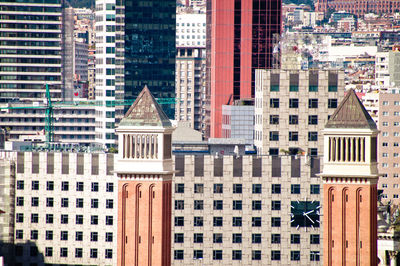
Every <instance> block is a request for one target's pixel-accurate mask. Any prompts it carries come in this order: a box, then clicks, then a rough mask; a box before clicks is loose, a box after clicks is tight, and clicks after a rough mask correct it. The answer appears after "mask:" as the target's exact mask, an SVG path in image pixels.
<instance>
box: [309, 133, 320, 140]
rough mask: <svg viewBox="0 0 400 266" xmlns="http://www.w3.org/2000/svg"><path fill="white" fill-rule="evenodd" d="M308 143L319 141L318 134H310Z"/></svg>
mask: <svg viewBox="0 0 400 266" xmlns="http://www.w3.org/2000/svg"><path fill="white" fill-rule="evenodd" d="M308 141H318V132H317V131H310V132H308Z"/></svg>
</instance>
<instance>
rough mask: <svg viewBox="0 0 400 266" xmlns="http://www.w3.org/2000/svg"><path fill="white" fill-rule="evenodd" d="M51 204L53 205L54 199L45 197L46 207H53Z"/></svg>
mask: <svg viewBox="0 0 400 266" xmlns="http://www.w3.org/2000/svg"><path fill="white" fill-rule="evenodd" d="M53 206H54V199H53V198H46V207H53Z"/></svg>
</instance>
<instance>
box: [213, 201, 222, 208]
mask: <svg viewBox="0 0 400 266" xmlns="http://www.w3.org/2000/svg"><path fill="white" fill-rule="evenodd" d="M223 208H224V205H223V201H222V200H214V210H222V209H223Z"/></svg>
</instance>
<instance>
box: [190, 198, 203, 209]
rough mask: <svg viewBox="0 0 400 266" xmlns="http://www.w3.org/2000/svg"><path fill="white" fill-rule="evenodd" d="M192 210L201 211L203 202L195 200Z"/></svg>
mask: <svg viewBox="0 0 400 266" xmlns="http://www.w3.org/2000/svg"><path fill="white" fill-rule="evenodd" d="M193 208H194V209H195V210H202V209H203V208H204V201H203V200H195V201H194V204H193Z"/></svg>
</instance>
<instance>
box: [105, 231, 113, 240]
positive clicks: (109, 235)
mask: <svg viewBox="0 0 400 266" xmlns="http://www.w3.org/2000/svg"><path fill="white" fill-rule="evenodd" d="M105 240H106V242H112V241H113V233H112V232H107V233H106V238H105Z"/></svg>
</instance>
